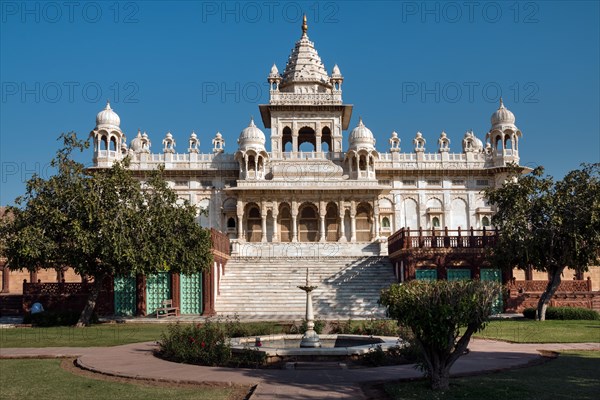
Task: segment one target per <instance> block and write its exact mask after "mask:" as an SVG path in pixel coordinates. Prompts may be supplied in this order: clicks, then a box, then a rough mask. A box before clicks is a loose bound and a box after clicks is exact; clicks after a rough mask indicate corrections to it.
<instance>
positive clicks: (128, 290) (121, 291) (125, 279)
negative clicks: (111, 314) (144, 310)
mask: <svg viewBox="0 0 600 400" xmlns="http://www.w3.org/2000/svg"><path fill="white" fill-rule="evenodd" d="M113 291H114V296H115V315H119V316H132V315H134V314H135V300H136V299H135V277H133V276H125V275H116V276H115V279H114V290H113Z"/></svg>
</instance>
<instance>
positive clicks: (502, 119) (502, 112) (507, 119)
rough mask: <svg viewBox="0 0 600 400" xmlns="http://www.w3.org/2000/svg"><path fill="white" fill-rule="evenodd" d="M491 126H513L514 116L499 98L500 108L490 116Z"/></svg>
mask: <svg viewBox="0 0 600 400" xmlns="http://www.w3.org/2000/svg"><path fill="white" fill-rule="evenodd" d="M491 119H492V125H514V123H515V115H514V114H513V113H512V112H511V111H510V110H509V109H508V108H506V107H504V102H503V101H502V98H500V107H498V109H497V110H496V112H494V113H493V114H492V118H491Z"/></svg>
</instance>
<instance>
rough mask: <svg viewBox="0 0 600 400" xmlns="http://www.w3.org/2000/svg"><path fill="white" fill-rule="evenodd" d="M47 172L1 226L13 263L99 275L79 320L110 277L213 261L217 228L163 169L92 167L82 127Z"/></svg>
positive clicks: (185, 269) (192, 268)
mask: <svg viewBox="0 0 600 400" xmlns="http://www.w3.org/2000/svg"><path fill="white" fill-rule="evenodd" d="M61 138H62V140H63V142H64V147H63V148H62V149H60V150H59V151H58V152H57V154H56V157H55V158H54V159H53V160H52V162H51V165H52V166H53V167H55V168H57V173H56V174H55V175H53V176H51V177H50V178H48V179H43V178H41V177H39V176H33V177H32V178H31V179H30V180H29V181H28V182H27V186H26V193H25V195H23V196H22V197H19V198H17V199H16V205H17V207H10V210H9V211H10V213H11V214H12V216H13V219H12V220H11V221H9V222H7V223H5V224H4V225H3V227H2V236H3V237H4V242H5V249H4V252H5V253H6V257H7V258H8V265H9V267H10V268H11V269H23V268H25V269H27V270H30V271H35V270H38V269H39V268H49V267H50V268H62V267H72V268H73V269H74V270H75V272H76V273H78V274H80V275H82V276H88V277H92V278H93V282H94V283H93V285H92V287H91V290H90V294H89V297H88V299H87V303H86V306H85V308H84V309H83V311H82V313H81V317H80V319H79V322H78V326H83V325H88V324H89V321H90V317H91V315H92V313H93V311H94V308H95V306H96V300H97V298H98V294H99V292H100V290H101V287H102V283H103V281H104V280H105V279H106V278H107V277H110V276H114V275H117V274H124V275H130V276H131V275H135V274H139V273H141V274H153V273H157V272H160V271H173V272H181V273H193V272H199V271H202V270H204V269H206V268H208V266H209V265H211V263H212V253H211V251H210V246H211V245H210V232H209V231H208V230H206V229H203V228H201V227H200V226H199V225H198V224H197V223H196V221H195V217H196V214H197V210H196V208H195V206H192V205H190V204H189V203H188V202H183V203H181V202H179V201H178V198H177V195H176V193H175V192H173V191H172V190H171V189H170V188H169V187H168V185H167V182H166V181H165V180H164V179H163V178H162V172H163V171H162V169H159V170H158V171H154V172H153V173H151V174H149V175H148V176H145V177H144V181H143V182H140V180H138V179H136V178H135V177H134V176H133V174H132V172H131V171H130V170H129V169H128V168H127V167H128V159H125V160H124V161H123V162H122V163H119V162H117V163H115V164H114V165H113V167H112V168H109V169H86V168H85V167H84V166H83V165H82V164H81V163H78V162H76V161H75V160H73V158H72V154H73V152H74V151H76V150H79V151H82V150H83V149H84V148H86V147H87V146H88V143H87V142H82V141H80V140H79V139H78V138H77V136H76V134H75V133H69V134H63V135H61Z"/></svg>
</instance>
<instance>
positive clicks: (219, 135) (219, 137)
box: [215, 132, 223, 139]
mask: <svg viewBox="0 0 600 400" xmlns="http://www.w3.org/2000/svg"><path fill="white" fill-rule="evenodd" d="M215 138H217V139H222V138H223V135H221V132H217V134H216V135H215Z"/></svg>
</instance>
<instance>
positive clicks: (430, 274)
mask: <svg viewBox="0 0 600 400" xmlns="http://www.w3.org/2000/svg"><path fill="white" fill-rule="evenodd" d="M415 278H416V279H417V280H418V281H435V280H437V270H435V269H418V270H416V272H415Z"/></svg>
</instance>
